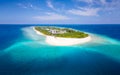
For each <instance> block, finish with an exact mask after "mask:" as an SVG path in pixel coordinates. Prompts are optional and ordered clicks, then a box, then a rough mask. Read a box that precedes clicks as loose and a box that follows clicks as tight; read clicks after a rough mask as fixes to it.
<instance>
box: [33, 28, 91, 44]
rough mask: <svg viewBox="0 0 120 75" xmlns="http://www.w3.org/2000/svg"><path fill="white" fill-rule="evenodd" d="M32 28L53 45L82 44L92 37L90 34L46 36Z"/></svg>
mask: <svg viewBox="0 0 120 75" xmlns="http://www.w3.org/2000/svg"><path fill="white" fill-rule="evenodd" d="M33 30H34V31H35V32H36V33H37V34H38V35H42V36H45V37H46V42H47V43H48V44H50V45H54V46H70V45H76V44H84V43H87V42H89V41H91V39H92V38H91V36H88V37H86V38H61V37H54V36H47V35H44V34H42V33H40V32H39V31H37V30H35V28H34V27H33Z"/></svg>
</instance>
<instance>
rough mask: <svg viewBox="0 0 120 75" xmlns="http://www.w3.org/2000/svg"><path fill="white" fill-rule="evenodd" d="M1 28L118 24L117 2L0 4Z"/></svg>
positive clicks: (22, 0)
mask: <svg viewBox="0 0 120 75" xmlns="http://www.w3.org/2000/svg"><path fill="white" fill-rule="evenodd" d="M0 24H120V0H0Z"/></svg>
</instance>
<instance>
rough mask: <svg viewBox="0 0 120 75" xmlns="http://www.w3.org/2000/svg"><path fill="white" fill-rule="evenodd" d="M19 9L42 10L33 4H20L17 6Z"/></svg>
mask: <svg viewBox="0 0 120 75" xmlns="http://www.w3.org/2000/svg"><path fill="white" fill-rule="evenodd" d="M17 5H18V6H19V7H21V8H25V9H35V10H40V8H38V7H37V6H35V5H33V4H31V3H26V4H23V3H18V4H17Z"/></svg>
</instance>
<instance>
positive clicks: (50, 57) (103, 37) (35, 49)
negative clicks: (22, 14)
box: [0, 24, 120, 75]
mask: <svg viewBox="0 0 120 75" xmlns="http://www.w3.org/2000/svg"><path fill="white" fill-rule="evenodd" d="M38 25H39V24H38ZM33 26H36V25H24V24H22V25H17V24H16V25H15V24H14V25H12V24H1V25H0V75H120V25H114V24H112V25H108V24H107V25H104V24H102V25H100V24H99V25H77V24H76V25H52V26H59V27H67V28H73V29H77V30H80V31H84V32H87V33H89V34H90V35H91V36H92V41H90V42H88V43H85V44H78V45H73V46H52V45H49V44H47V43H46V42H45V37H44V36H41V35H37V34H36V33H35V31H33V29H32V27H33ZM40 26H41V25H40ZM45 26H50V25H45Z"/></svg>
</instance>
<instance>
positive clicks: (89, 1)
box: [77, 0, 93, 3]
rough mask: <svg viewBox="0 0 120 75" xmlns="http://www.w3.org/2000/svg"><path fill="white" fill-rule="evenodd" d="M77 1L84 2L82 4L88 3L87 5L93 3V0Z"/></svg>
mask: <svg viewBox="0 0 120 75" xmlns="http://www.w3.org/2000/svg"><path fill="white" fill-rule="evenodd" d="M77 1H82V2H86V3H92V2H93V0H77Z"/></svg>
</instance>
